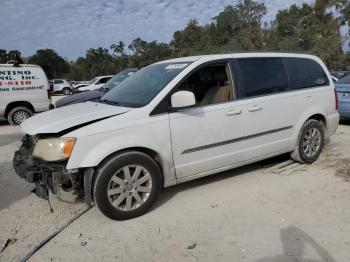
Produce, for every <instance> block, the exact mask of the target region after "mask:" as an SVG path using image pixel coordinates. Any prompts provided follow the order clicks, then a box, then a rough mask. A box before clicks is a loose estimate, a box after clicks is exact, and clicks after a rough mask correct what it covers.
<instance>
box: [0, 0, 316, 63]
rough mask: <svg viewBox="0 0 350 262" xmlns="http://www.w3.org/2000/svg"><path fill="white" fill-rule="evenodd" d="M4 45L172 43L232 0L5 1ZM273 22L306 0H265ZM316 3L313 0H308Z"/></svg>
mask: <svg viewBox="0 0 350 262" xmlns="http://www.w3.org/2000/svg"><path fill="white" fill-rule="evenodd" d="M2 2H3V3H2V5H1V6H2V10H6V12H5V15H4V13H3V14H2V16H0V24H1V27H0V35H1V38H0V48H4V49H18V50H20V51H22V52H23V53H24V55H31V54H33V53H34V52H35V51H36V50H37V49H39V48H52V49H54V50H56V51H57V52H58V53H59V54H61V55H63V56H65V57H69V58H71V59H72V58H76V57H77V56H79V55H83V54H84V53H85V50H86V49H87V48H90V47H98V46H103V47H109V46H110V45H111V44H112V43H113V42H116V41H119V40H122V41H124V42H126V43H129V42H130V41H131V40H132V39H134V38H136V37H141V38H143V39H145V40H148V41H150V40H158V41H166V42H167V41H169V40H170V39H171V38H172V34H173V32H174V31H176V30H180V29H182V28H183V27H184V26H185V25H186V23H187V22H188V20H189V19H191V18H197V19H198V21H199V23H201V24H204V23H207V22H208V21H210V19H211V18H212V17H214V16H216V15H217V14H218V13H219V12H220V11H222V10H223V9H224V7H225V6H227V5H229V4H235V1H232V0H200V1H198V0H176V1H174V0H101V1H95V0H60V1H58V0H56V1H40V0H2ZM264 2H265V4H266V6H267V7H268V9H269V14H268V16H267V18H265V19H268V20H271V19H272V18H273V17H274V16H275V15H276V13H277V12H278V10H280V9H283V8H286V7H288V6H289V5H290V4H291V3H302V2H303V1H302V0H297V1H290V0H275V1H274V0H268V1H264ZM306 2H309V3H310V2H312V0H306Z"/></svg>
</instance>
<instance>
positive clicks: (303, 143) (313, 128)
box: [291, 119, 325, 163]
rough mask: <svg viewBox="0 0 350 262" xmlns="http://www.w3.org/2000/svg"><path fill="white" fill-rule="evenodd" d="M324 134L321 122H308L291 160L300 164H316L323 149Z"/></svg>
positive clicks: (302, 130) (310, 120)
mask: <svg viewBox="0 0 350 262" xmlns="http://www.w3.org/2000/svg"><path fill="white" fill-rule="evenodd" d="M324 133H325V131H324V125H323V124H322V123H321V122H320V121H317V120H315V119H309V120H308V121H306V122H305V124H304V125H303V127H302V129H301V131H300V134H299V137H298V141H297V145H296V147H295V149H294V151H293V152H292V153H291V158H292V159H293V160H295V161H297V162H299V163H312V162H315V161H316V160H317V159H318V157H319V156H320V154H321V152H322V149H323V145H324Z"/></svg>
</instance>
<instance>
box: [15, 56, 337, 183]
mask: <svg viewBox="0 0 350 262" xmlns="http://www.w3.org/2000/svg"><path fill="white" fill-rule="evenodd" d="M236 57H304V58H309V59H313V60H315V61H317V62H318V63H319V64H320V65H321V66H322V67H323V68H324V70H325V72H326V73H327V76H328V78H329V80H330V84H329V86H324V87H318V88H310V89H304V90H300V91H290V92H285V93H278V94H273V95H267V96H262V97H256V98H251V99H244V100H236V101H231V102H225V103H221V104H215V105H209V106H204V107H196V108H189V109H183V110H180V111H178V112H170V113H163V114H158V115H151V112H152V111H153V109H154V108H155V107H156V106H157V105H158V104H159V102H160V101H162V99H163V98H164V97H165V96H167V95H168V93H169V92H170V91H171V90H172V89H173V88H174V86H175V85H176V84H177V83H179V81H181V80H182V79H183V77H184V76H186V75H187V74H188V73H189V72H191V71H192V70H193V69H195V68H196V67H197V66H199V65H201V64H203V63H205V62H208V61H212V60H217V59H224V58H225V59H227V58H236ZM170 61H173V62H182V61H186V62H188V61H192V64H190V65H189V66H188V67H187V68H185V69H184V70H183V71H182V72H181V73H180V74H179V75H178V76H176V77H175V78H174V79H173V80H172V81H171V82H170V83H169V84H168V85H167V86H166V87H165V88H164V89H163V90H162V91H161V92H160V93H159V94H158V95H157V96H156V97H155V98H154V99H153V100H152V101H151V102H150V103H149V104H148V105H147V106H144V107H141V108H133V109H131V108H124V107H116V106H111V105H105V104H96V103H92V102H88V103H80V104H75V105H71V106H67V107H63V108H59V109H55V110H52V111H50V112H48V113H45V114H41V115H38V116H35V117H33V118H30V119H29V120H27V121H25V122H24V123H23V124H22V127H23V130H24V131H25V132H26V133H28V134H31V135H35V134H39V133H58V132H60V131H62V130H65V129H68V128H70V127H74V126H76V125H79V124H83V123H86V122H89V121H93V120H95V119H98V118H103V117H109V118H106V119H104V120H101V121H97V122H95V123H92V124H89V125H86V126H83V127H81V128H78V129H75V130H74V131H71V132H69V133H66V134H65V135H64V137H76V138H77V141H76V144H75V146H74V149H73V152H72V155H71V157H70V159H69V161H68V164H67V168H68V169H73V168H85V167H95V166H97V165H99V164H100V163H101V161H103V160H104V159H105V158H106V157H108V156H110V155H111V154H114V153H115V152H118V151H121V150H125V149H130V148H146V149H149V150H152V151H154V152H155V153H157V154H158V156H159V158H158V160H159V162H160V164H161V167H162V171H163V175H164V185H165V186H170V185H174V184H176V183H179V182H184V181H188V180H191V179H194V178H197V177H201V176H205V175H210V174H213V173H216V172H219V171H223V170H227V169H230V168H233V167H236V166H240V165H244V164H247V163H251V162H254V161H258V160H261V159H264V158H268V157H271V156H274V155H278V154H281V153H285V152H289V151H292V150H293V149H294V147H295V144H296V140H297V137H298V134H299V132H300V129H301V127H302V125H303V124H304V123H305V121H306V120H307V119H308V118H309V117H310V116H312V115H314V114H321V115H323V116H324V117H325V118H326V128H327V130H326V131H327V133H326V135H327V137H328V136H330V135H332V134H333V133H334V132H335V130H336V128H337V126H338V120H339V115H338V113H337V112H336V110H335V99H334V90H333V89H334V84H333V82H332V81H331V77H330V75H329V73H328V70H327V68H326V67H325V66H324V64H323V63H322V61H321V60H320V59H318V58H316V57H314V56H308V55H292V54H276V53H263V54H260V53H250V54H233V55H232V54H227V55H210V56H200V57H187V58H180V59H174V60H170ZM163 62H169V61H163ZM163 62H160V63H163ZM253 106H261V110H257V111H251V110H250V109H251V108H252V107H253ZM232 110H233V111H235V112H239V113H237V114H228V112H232ZM281 127H284V128H285V129H284V130H282V131H280V132H273V133H269V134H267V135H263V136H257V137H254V134H258V133H264V132H266V131H270V130H274V129H280V128H281ZM245 136H251V138H249V139H240V138H242V137H245ZM230 140H232V141H234V142H232V143H226V144H223V145H217V146H215V143H220V142H221V141H230ZM236 140H237V141H236ZM203 145H214V146H212V147H209V148H206V149H205V150H195V151H193V152H191V150H190V152H188V153H186V150H187V151H188V150H189V149H195V148H197V149H198V148H200V147H202V146H203ZM184 152H185V153H184Z"/></svg>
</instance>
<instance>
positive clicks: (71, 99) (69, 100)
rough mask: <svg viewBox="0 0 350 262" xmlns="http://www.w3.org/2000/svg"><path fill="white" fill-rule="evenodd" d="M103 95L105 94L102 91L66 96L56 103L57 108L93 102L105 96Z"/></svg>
mask: <svg viewBox="0 0 350 262" xmlns="http://www.w3.org/2000/svg"><path fill="white" fill-rule="evenodd" d="M103 94H104V93H103V92H102V91H98V90H93V91H88V92H84V93H78V94H75V95H70V96H66V97H63V98H61V99H60V100H58V101H57V102H56V107H62V106H66V105H70V104H75V103H80V102H85V101H91V100H94V99H97V98H100V97H101V96H103Z"/></svg>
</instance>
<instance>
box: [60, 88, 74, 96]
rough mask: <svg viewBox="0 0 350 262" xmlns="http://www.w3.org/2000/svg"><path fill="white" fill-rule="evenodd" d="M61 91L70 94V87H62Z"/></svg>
mask: <svg viewBox="0 0 350 262" xmlns="http://www.w3.org/2000/svg"><path fill="white" fill-rule="evenodd" d="M62 93H63V94H64V95H70V94H72V90H70V88H68V87H65V88H63V91H62Z"/></svg>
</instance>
